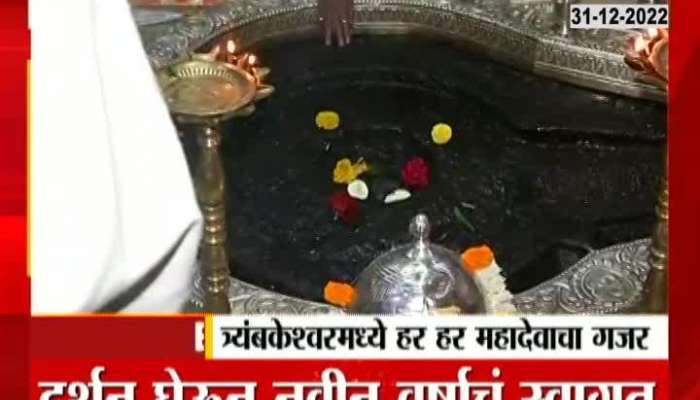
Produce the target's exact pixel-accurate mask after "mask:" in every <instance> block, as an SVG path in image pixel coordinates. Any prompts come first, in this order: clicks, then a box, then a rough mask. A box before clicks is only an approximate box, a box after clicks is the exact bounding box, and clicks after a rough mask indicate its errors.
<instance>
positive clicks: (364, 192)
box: [348, 179, 369, 200]
mask: <svg viewBox="0 0 700 400" xmlns="http://www.w3.org/2000/svg"><path fill="white" fill-rule="evenodd" d="M348 194H349V195H350V197H352V198H353V199H358V200H365V199H367V197H368V196H369V188H368V187H367V184H366V183H365V181H363V180H362V179H355V180H354V181H352V182H350V183H349V184H348Z"/></svg>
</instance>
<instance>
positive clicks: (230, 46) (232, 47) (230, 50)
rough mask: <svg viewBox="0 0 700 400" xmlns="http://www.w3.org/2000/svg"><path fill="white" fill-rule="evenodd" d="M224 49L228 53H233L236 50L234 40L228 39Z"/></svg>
mask: <svg viewBox="0 0 700 400" xmlns="http://www.w3.org/2000/svg"><path fill="white" fill-rule="evenodd" d="M226 51H227V52H228V53H229V54H234V53H235V52H236V42H234V41H233V40H229V41H228V42H226Z"/></svg>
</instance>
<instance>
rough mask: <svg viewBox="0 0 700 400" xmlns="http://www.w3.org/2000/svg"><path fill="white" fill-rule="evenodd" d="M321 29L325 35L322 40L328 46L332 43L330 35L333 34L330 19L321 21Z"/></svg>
mask: <svg viewBox="0 0 700 400" xmlns="http://www.w3.org/2000/svg"><path fill="white" fill-rule="evenodd" d="M323 30H324V32H325V35H326V38H325V40H324V41H325V43H326V46H330V45H331V44H332V42H331V39H332V35H333V29H332V26H331V21H329V20H325V21H323Z"/></svg>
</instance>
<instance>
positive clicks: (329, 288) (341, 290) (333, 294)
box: [323, 281, 356, 308]
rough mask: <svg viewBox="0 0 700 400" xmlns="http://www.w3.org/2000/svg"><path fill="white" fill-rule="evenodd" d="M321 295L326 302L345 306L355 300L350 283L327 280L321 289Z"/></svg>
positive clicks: (353, 289)
mask: <svg viewBox="0 0 700 400" xmlns="http://www.w3.org/2000/svg"><path fill="white" fill-rule="evenodd" d="M323 297H324V298H325V299H326V301H327V302H329V303H331V304H333V305H336V306H339V307H343V308H345V307H349V306H351V305H352V303H354V302H355V297H356V293H355V288H353V287H352V285H348V284H347V283H341V282H334V281H329V282H328V283H327V284H326V287H325V288H324V289H323Z"/></svg>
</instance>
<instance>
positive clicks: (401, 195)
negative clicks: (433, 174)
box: [384, 189, 411, 204]
mask: <svg viewBox="0 0 700 400" xmlns="http://www.w3.org/2000/svg"><path fill="white" fill-rule="evenodd" d="M409 198H411V192H409V191H408V190H406V189H396V190H394V191H393V192H391V193H389V194H388V195H386V197H385V198H384V204H391V203H396V202H397V201H403V200H406V199H409Z"/></svg>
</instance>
